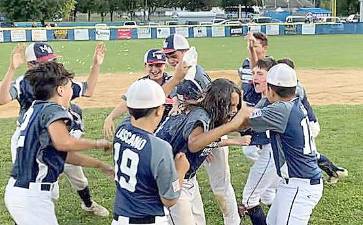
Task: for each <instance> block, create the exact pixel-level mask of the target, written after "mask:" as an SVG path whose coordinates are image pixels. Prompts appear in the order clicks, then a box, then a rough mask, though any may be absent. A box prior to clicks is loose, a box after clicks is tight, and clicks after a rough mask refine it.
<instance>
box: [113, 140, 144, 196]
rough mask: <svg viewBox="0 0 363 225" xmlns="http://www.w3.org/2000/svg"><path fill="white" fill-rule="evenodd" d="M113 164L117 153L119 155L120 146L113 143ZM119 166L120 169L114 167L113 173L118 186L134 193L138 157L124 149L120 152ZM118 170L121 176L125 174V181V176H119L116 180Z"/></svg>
mask: <svg viewBox="0 0 363 225" xmlns="http://www.w3.org/2000/svg"><path fill="white" fill-rule="evenodd" d="M114 147H115V162H117V161H118V158H119V153H120V144H119V143H115V146H114ZM121 158H122V159H121V164H120V167H119V168H118V167H116V171H115V179H116V180H117V181H118V182H119V184H120V186H121V187H122V188H124V189H126V190H128V191H130V192H134V191H135V187H136V184H137V180H136V174H137V166H138V165H139V155H138V154H137V153H135V152H133V151H131V150H130V149H125V150H124V151H123V152H122V156H121ZM118 169H120V171H121V173H122V174H125V175H127V176H128V177H129V179H128V180H126V178H125V176H123V175H121V176H120V179H119V180H118V179H117V172H118Z"/></svg>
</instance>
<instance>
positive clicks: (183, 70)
mask: <svg viewBox="0 0 363 225" xmlns="http://www.w3.org/2000/svg"><path fill="white" fill-rule="evenodd" d="M190 67H191V66H188V65H187V64H186V63H185V62H184V61H182V62H179V63H178V65H176V67H175V74H174V76H173V78H174V79H176V80H179V81H182V80H183V79H184V78H185V75H187V72H188V70H189V68H190Z"/></svg>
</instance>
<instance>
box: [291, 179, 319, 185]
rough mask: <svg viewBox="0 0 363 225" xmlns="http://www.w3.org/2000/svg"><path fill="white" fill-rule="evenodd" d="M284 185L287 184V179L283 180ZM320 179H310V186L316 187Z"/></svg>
mask: <svg viewBox="0 0 363 225" xmlns="http://www.w3.org/2000/svg"><path fill="white" fill-rule="evenodd" d="M284 180H285V182H286V184H289V179H287V178H284ZM320 182H321V179H310V185H317V184H320Z"/></svg>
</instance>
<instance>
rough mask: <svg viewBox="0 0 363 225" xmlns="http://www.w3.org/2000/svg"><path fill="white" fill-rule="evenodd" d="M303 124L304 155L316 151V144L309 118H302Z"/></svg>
mask: <svg viewBox="0 0 363 225" xmlns="http://www.w3.org/2000/svg"><path fill="white" fill-rule="evenodd" d="M301 126H302V128H303V131H304V155H309V154H312V153H313V152H316V146H315V141H314V138H313V136H312V135H311V130H310V126H309V120H308V118H304V119H303V120H301Z"/></svg>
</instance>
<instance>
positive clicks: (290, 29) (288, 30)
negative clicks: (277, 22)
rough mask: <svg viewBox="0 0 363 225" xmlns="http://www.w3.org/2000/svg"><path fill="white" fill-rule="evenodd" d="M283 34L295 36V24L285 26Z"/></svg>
mask: <svg viewBox="0 0 363 225" xmlns="http://www.w3.org/2000/svg"><path fill="white" fill-rule="evenodd" d="M285 34H297V26H296V24H288V25H285Z"/></svg>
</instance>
